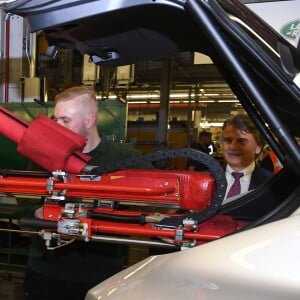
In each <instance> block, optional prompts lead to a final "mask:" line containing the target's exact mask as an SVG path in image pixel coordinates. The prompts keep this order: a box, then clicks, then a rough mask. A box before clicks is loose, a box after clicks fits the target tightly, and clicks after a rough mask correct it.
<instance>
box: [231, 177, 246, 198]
mask: <svg viewBox="0 0 300 300" xmlns="http://www.w3.org/2000/svg"><path fill="white" fill-rule="evenodd" d="M231 175H232V176H233V178H234V182H233V184H232V186H231V188H230V190H229V192H228V194H227V198H229V197H233V196H235V195H239V194H240V193H241V183H240V179H241V177H243V176H244V173H241V172H232V173H231Z"/></svg>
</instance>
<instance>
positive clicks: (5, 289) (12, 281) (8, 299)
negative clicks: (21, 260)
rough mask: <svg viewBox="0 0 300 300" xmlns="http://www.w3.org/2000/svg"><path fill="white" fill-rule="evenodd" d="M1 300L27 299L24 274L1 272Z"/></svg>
mask: <svg viewBox="0 0 300 300" xmlns="http://www.w3.org/2000/svg"><path fill="white" fill-rule="evenodd" d="M0 300H25V295H24V290H23V278H22V276H18V275H12V274H10V273H0Z"/></svg>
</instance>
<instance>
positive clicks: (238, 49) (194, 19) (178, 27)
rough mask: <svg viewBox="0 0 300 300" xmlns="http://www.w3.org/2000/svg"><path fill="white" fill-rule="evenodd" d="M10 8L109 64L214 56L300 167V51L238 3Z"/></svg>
mask: <svg viewBox="0 0 300 300" xmlns="http://www.w3.org/2000/svg"><path fill="white" fill-rule="evenodd" d="M5 9H6V10H7V11H9V12H12V13H16V14H19V15H21V16H23V17H25V19H26V21H27V23H28V25H29V27H30V29H31V31H37V32H38V31H40V30H43V31H44V32H45V33H46V36H47V40H48V42H49V43H50V44H53V45H55V46H60V47H65V48H74V49H77V50H78V51H80V52H81V53H85V54H88V55H90V57H91V60H93V61H94V62H95V63H97V64H100V65H103V66H118V65H126V64H133V63H136V62H139V61H142V60H155V59H164V58H167V57H169V56H171V55H174V54H176V53H180V52H184V51H191V52H193V51H197V52H202V53H204V54H208V55H209V56H210V57H211V58H212V60H213V62H214V63H215V65H216V66H217V68H218V69H219V70H220V72H221V73H222V75H223V76H224V78H225V80H226V81H227V82H228V84H229V85H230V87H231V88H232V90H233V91H234V93H235V94H236V95H237V97H238V99H239V100H240V102H241V103H242V105H243V107H244V108H245V110H246V111H247V113H248V114H249V115H250V117H251V118H252V119H253V121H254V122H255V124H256V125H257V126H258V127H259V129H260V131H261V132H262V134H263V135H264V137H265V139H266V140H267V142H268V143H269V144H271V145H272V146H273V148H274V149H275V152H276V153H277V154H278V156H279V157H280V158H281V159H283V160H285V161H287V162H288V163H289V164H290V165H291V166H292V168H294V170H296V172H298V173H299V172H300V171H299V170H300V154H299V147H298V145H297V143H296V138H297V137H299V136H300V126H299V124H300V122H299V112H300V90H299V87H300V79H299V70H300V54H299V50H298V49H296V48H295V47H293V46H291V45H290V44H289V43H288V42H287V41H286V40H284V39H283V38H282V37H281V36H280V35H279V34H278V33H276V32H275V31H274V30H273V29H272V28H270V27H269V26H267V25H266V24H265V23H264V22H263V20H261V19H260V18H258V17H255V16H254V14H253V13H252V12H251V11H250V10H249V9H247V7H245V6H244V5H242V4H241V3H240V2H239V1H237V0H231V1H222V0H220V1H213V0H210V1H205V2H203V1H196V0H190V1H178V0H173V1H162V0H160V1H145V0H135V1H105V0H101V1H96V0H94V1H74V0H69V1H68V0H62V1H55V2H53V1H39V0H35V1H22V0H21V1H20V0H17V1H15V2H12V3H10V4H7V5H6V6H5ZM297 170H298V171H297Z"/></svg>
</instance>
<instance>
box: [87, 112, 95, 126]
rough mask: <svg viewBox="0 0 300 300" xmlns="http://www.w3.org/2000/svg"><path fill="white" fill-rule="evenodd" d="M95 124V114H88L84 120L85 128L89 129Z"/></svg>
mask: <svg viewBox="0 0 300 300" xmlns="http://www.w3.org/2000/svg"><path fill="white" fill-rule="evenodd" d="M95 122H96V116H95V114H89V115H88V116H87V118H86V127H87V128H91V127H92V126H93V125H94V124H95Z"/></svg>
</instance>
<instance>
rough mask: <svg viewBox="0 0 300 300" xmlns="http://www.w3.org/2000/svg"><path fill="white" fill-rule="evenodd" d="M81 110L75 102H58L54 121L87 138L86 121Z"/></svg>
mask: <svg viewBox="0 0 300 300" xmlns="http://www.w3.org/2000/svg"><path fill="white" fill-rule="evenodd" d="M79 110H80V108H79V107H78V106H77V105H76V102H75V101H66V102H64V101H60V102H57V103H56V105H55V107H54V119H55V121H56V122H57V123H58V124H60V125H62V126H64V127H66V128H68V129H70V130H72V131H73V132H75V133H77V134H79V135H82V136H86V127H85V120H84V118H83V114H81V113H80V111H79Z"/></svg>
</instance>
